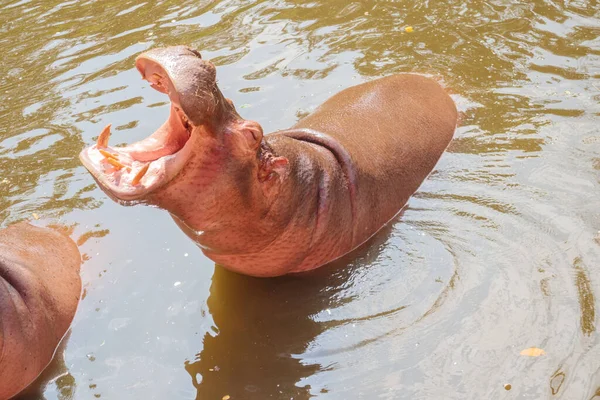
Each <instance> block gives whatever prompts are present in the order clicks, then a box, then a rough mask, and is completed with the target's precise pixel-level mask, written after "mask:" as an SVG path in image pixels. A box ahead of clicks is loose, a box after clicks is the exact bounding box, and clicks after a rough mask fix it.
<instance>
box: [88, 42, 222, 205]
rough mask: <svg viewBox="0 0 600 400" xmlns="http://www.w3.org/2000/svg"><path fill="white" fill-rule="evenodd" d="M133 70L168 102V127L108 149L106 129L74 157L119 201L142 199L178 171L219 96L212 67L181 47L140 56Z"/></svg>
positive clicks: (164, 126)
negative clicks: (217, 95)
mask: <svg viewBox="0 0 600 400" xmlns="http://www.w3.org/2000/svg"><path fill="white" fill-rule="evenodd" d="M135 65H136V67H137V69H138V71H139V72H140V73H141V74H142V78H143V79H145V80H147V81H149V82H150V85H151V86H152V87H153V88H154V89H156V90H158V91H159V92H162V93H165V94H167V95H168V96H169V99H170V101H171V110H170V114H169V117H168V119H167V121H166V122H165V123H164V124H163V125H162V126H161V127H160V128H158V129H157V130H156V131H155V132H154V133H153V134H152V135H150V136H149V137H147V138H146V139H144V140H141V141H139V142H136V143H133V144H131V145H128V146H125V147H111V146H109V144H108V141H109V137H110V125H108V126H107V127H105V128H104V130H103V131H102V132H101V133H100V136H99V137H98V140H97V143H96V144H95V145H93V146H91V147H88V148H86V149H84V150H83V151H82V152H81V153H80V155H79V158H80V160H81V162H82V163H83V165H84V166H85V167H86V168H87V169H88V170H89V171H90V173H91V174H92V175H93V176H94V178H96V180H97V181H98V182H99V183H100V185H101V187H102V188H103V189H104V190H105V191H108V192H109V194H111V195H113V196H115V197H117V198H118V199H119V200H123V201H132V200H136V199H140V198H142V197H144V196H145V195H147V194H148V193H150V192H153V191H155V190H156V189H158V188H159V187H161V186H163V185H165V184H166V183H168V182H169V181H171V180H172V179H173V178H174V177H175V176H176V175H177V174H178V173H179V172H180V171H181V169H182V168H183V167H184V165H185V164H186V162H187V161H188V159H189V158H190V156H191V154H192V143H191V142H192V141H191V140H190V137H191V135H192V131H193V130H194V127H196V126H201V125H203V124H204V122H205V120H206V119H207V118H211V117H212V116H211V114H214V111H215V107H214V100H215V98H216V96H215V90H216V91H217V92H218V89H217V88H216V76H215V71H214V66H213V65H212V64H211V63H209V62H206V61H204V60H202V59H201V57H200V54H199V53H198V52H196V51H194V50H191V49H189V48H187V47H184V46H178V47H175V48H169V49H166V50H165V49H157V50H152V51H149V52H147V53H143V54H141V55H140V56H138V58H137V59H136V64H135ZM218 93H219V94H220V92H218ZM211 103H213V104H211Z"/></svg>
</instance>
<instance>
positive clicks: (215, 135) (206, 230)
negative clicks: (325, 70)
mask: <svg viewBox="0 0 600 400" xmlns="http://www.w3.org/2000/svg"><path fill="white" fill-rule="evenodd" d="M135 66H136V67H137V69H138V71H139V72H140V74H141V76H142V78H143V79H145V80H147V81H148V82H149V83H150V85H151V86H152V88H154V89H156V90H158V91H159V92H161V93H164V94H166V95H168V97H169V99H170V103H171V105H170V113H169V116H168V118H167V121H166V122H165V123H164V124H163V125H162V126H161V127H160V128H158V129H157V130H156V131H155V132H154V133H152V134H151V135H150V136H149V137H147V138H146V139H144V140H141V141H139V142H136V143H133V144H131V145H128V146H125V147H118V148H117V147H111V146H109V144H108V141H109V136H110V126H107V127H106V128H105V129H104V130H103V131H102V132H101V134H100V135H99V137H98V141H97V143H96V144H94V145H92V146H91V147H88V148H86V149H84V150H83V151H82V152H81V154H80V159H81V161H82V162H83V164H84V166H85V167H86V168H87V169H88V170H89V171H90V173H91V174H92V175H93V176H94V178H95V179H96V181H97V182H98V183H99V185H100V187H101V188H102V189H103V190H104V191H105V192H106V193H107V194H108V195H109V196H110V197H111V198H113V199H115V200H117V201H119V202H120V203H123V204H136V203H144V204H149V205H152V206H157V207H159V208H162V209H165V210H167V211H168V212H169V213H170V214H171V216H172V217H173V219H174V220H175V222H176V223H177V224H178V225H179V226H180V227H181V228H182V229H183V231H184V232H185V233H186V234H187V235H188V236H189V237H191V238H192V239H193V240H194V241H195V242H196V243H197V244H198V245H199V247H200V248H201V249H202V251H203V252H204V254H205V255H206V256H207V257H209V258H210V259H212V260H213V261H215V262H216V263H218V264H220V265H222V266H224V267H226V268H228V269H230V270H233V271H236V272H238V273H242V274H247V275H252V276H257V277H272V276H279V275H285V274H289V273H299V272H304V271H308V270H311V269H314V268H317V267H319V266H322V265H324V264H327V263H329V262H331V261H333V260H335V259H337V258H339V257H341V256H342V255H345V254H347V253H349V252H350V251H352V250H353V249H355V248H357V247H358V246H359V245H360V244H362V243H364V242H365V241H367V240H368V239H369V238H370V237H371V236H373V235H374V234H375V233H376V232H377V231H378V230H379V229H381V228H382V227H383V226H384V225H386V223H388V222H389V221H390V220H391V219H392V218H393V217H394V216H395V215H396V214H398V213H399V211H400V210H401V209H402V207H403V206H404V205H405V204H406V203H407V201H408V199H409V197H410V196H411V195H412V194H413V193H414V192H415V191H416V190H417V189H418V187H419V186H420V185H421V183H422V182H423V180H424V179H425V178H426V177H427V176H428V174H429V173H430V172H431V171H432V169H433V168H434V166H435V165H436V163H437V161H438V160H439V158H440V157H441V155H442V153H443V152H444V151H445V149H446V147H447V146H448V144H449V142H450V141H451V139H452V137H453V134H454V131H455V128H456V125H457V110H456V107H455V104H454V102H453V101H452V99H451V97H450V96H449V94H448V93H447V92H446V90H445V89H444V88H443V87H442V86H441V85H440V84H439V83H438V81H437V80H435V79H431V78H427V77H424V76H421V75H416V74H397V75H392V76H387V77H383V78H379V79H374V80H372V81H370V82H366V83H363V84H360V85H357V86H353V87H349V88H347V89H345V90H342V91H341V92H339V93H337V94H336V95H334V96H333V97H331V98H330V99H329V100H327V101H326V102H325V103H324V104H322V105H321V106H320V107H318V108H317V109H316V110H315V111H314V112H313V113H312V114H310V115H308V116H306V117H304V118H302V119H301V120H300V121H299V122H297V123H296V124H295V125H294V126H292V127H291V128H289V129H285V130H280V131H277V132H273V133H270V134H268V135H265V134H264V133H263V129H262V127H261V125H260V124H259V123H258V122H255V121H251V120H246V119H244V118H242V117H241V116H240V115H239V114H238V112H237V111H236V108H235V106H234V104H233V102H232V101H231V100H230V99H227V98H225V97H224V96H223V94H222V93H221V91H220V90H219V88H218V86H217V80H216V68H215V66H214V65H213V64H212V63H211V62H210V61H208V60H204V59H203V58H202V57H201V55H200V53H199V52H198V51H196V50H193V49H191V48H189V47H185V46H176V47H166V48H157V49H152V50H150V51H147V52H145V53H143V54H141V55H139V56H138V57H137V58H136V61H135Z"/></svg>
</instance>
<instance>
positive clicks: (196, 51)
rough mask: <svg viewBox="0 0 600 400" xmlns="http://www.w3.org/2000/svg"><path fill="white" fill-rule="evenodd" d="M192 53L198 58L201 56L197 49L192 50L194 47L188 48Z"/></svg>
mask: <svg viewBox="0 0 600 400" xmlns="http://www.w3.org/2000/svg"><path fill="white" fill-rule="evenodd" d="M189 50H190V51H191V52H192V53H194V55H195V56H196V57H198V58H202V55H201V54H200V52H199V51H198V50H194V49H189Z"/></svg>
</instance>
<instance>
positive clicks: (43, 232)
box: [0, 223, 81, 400]
mask: <svg viewBox="0 0 600 400" xmlns="http://www.w3.org/2000/svg"><path fill="white" fill-rule="evenodd" d="M80 263H81V257H80V255H79V251H78V249H77V246H76V245H75V243H73V241H72V240H71V239H69V238H68V237H66V236H64V235H62V234H61V233H58V232H56V231H53V230H50V229H46V228H38V227H34V226H31V225H29V224H26V223H20V224H16V225H13V226H10V227H8V228H6V229H4V230H0V400H6V399H9V398H11V397H12V396H14V395H16V394H17V393H19V392H20V391H22V390H23V389H24V388H25V387H26V386H27V385H29V384H30V383H31V382H32V381H33V380H35V378H36V377H37V376H38V375H39V374H40V373H41V372H42V371H43V370H44V368H45V367H46V366H47V365H48V364H49V363H50V361H51V360H52V357H53V355H54V352H55V350H56V348H57V346H58V344H59V342H60V340H61V339H62V337H63V336H64V335H65V332H66V331H67V329H68V328H69V325H70V323H71V320H72V319H73V316H74V315H75V310H76V309H77V304H78V302H79V296H80V293H81V280H80V278H79V267H80Z"/></svg>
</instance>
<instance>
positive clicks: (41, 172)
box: [0, 0, 600, 400]
mask: <svg viewBox="0 0 600 400" xmlns="http://www.w3.org/2000/svg"><path fill="white" fill-rule="evenodd" d="M0 22H1V23H0V49H1V50H2V57H1V58H0V100H1V101H0V221H2V222H1V224H0V225H1V226H6V225H8V224H10V223H13V222H15V221H19V220H23V219H32V218H33V217H34V214H35V215H36V216H37V217H39V220H38V221H37V222H36V223H38V224H43V225H46V224H51V223H62V224H64V225H67V226H70V227H71V229H72V230H73V235H74V237H75V238H79V242H80V244H81V248H82V252H84V253H85V255H84V257H85V260H86V261H85V263H84V265H83V271H82V275H83V281H84V287H85V292H84V295H85V297H84V299H83V301H82V302H81V305H80V307H79V310H78V312H77V315H76V317H75V321H74V324H73V328H72V332H71V335H70V339H69V341H68V343H67V345H66V349H65V352H64V365H63V366H62V367H61V368H58V369H56V370H55V372H54V373H53V374H51V375H50V376H49V378H48V379H50V378H51V379H50V380H49V382H48V384H47V385H46V387H45V388H44V389H43V395H40V396H33V397H32V398H36V399H41V398H45V399H48V400H50V399H76V400H80V399H81V400H84V399H96V398H106V399H123V398H127V399H222V398H223V397H224V396H227V395H229V396H230V397H231V399H232V400H236V399H257V400H263V399H295V400H300V399H308V398H312V397H315V398H319V399H362V398H365V399H367V398H369V399H372V398H382V399H441V398H444V399H503V398H511V399H517V398H518V399H545V398H556V399H583V400H589V399H592V398H594V399H596V398H598V399H600V361H599V360H600V338H599V335H598V327H599V325H600V317H599V312H598V309H597V308H598V306H599V305H600V299H599V297H598V296H599V293H600V199H599V194H600V191H599V189H600V5H599V4H598V2H597V1H596V0H587V1H585V0H578V1H576V0H572V1H566V0H565V1H550V0H534V1H514V2H511V3H509V2H504V1H499V0H488V1H479V0H468V1H463V2H458V1H418V2H410V1H400V0H396V1H395V0H387V1H386V0H365V1H360V2H359V1H354V2H353V1H348V0H312V1H303V0H277V1H260V0H252V1H251V0H243V1H242V0H214V1H208V0H206V1H197V0H195V1H191V0H178V1H170V0H164V1H160V0H159V1H154V2H142V1H138V0H135V1H134V0H129V1H127V0H120V1H116V0H103V1H60V0H43V1H41V0H38V1H35V0H30V1H28V0H22V1H11V0H0ZM407 27H412V32H410V30H411V29H408V31H409V32H407V29H406V28H407ZM173 44H188V45H191V46H193V47H195V48H197V49H198V50H200V51H201V52H202V54H203V56H204V57H205V58H209V59H212V60H213V61H214V62H215V63H216V64H217V65H218V78H219V85H220V87H221V89H222V91H223V92H224V93H225V95H226V96H228V97H230V98H231V99H232V100H233V101H234V102H235V103H236V104H237V107H238V110H239V111H240V112H241V113H242V115H243V116H244V117H245V118H250V119H255V120H257V121H259V122H260V123H261V124H262V125H263V127H264V128H265V131H273V130H277V129H283V128H286V127H289V126H290V125H292V124H293V123H294V122H295V121H297V120H298V119H299V118H301V117H302V116H304V115H306V114H307V113H309V112H310V111H311V110H313V109H314V108H315V107H316V106H318V105H319V104H320V103H322V102H323V101H324V100H325V99H327V98H328V97H329V96H330V95H331V94H333V93H335V92H337V91H339V90H341V89H342V88H345V87H348V86H351V85H353V84H357V83H359V82H364V81H368V80H371V79H374V78H377V77H381V76H385V75H389V74H392V73H401V72H420V73H426V74H430V75H434V76H437V77H439V78H441V79H443V81H444V82H445V85H446V86H447V87H448V88H449V90H450V91H451V92H452V93H453V96H454V99H455V100H456V102H457V104H458V106H459V109H460V111H461V127H460V128H459V129H458V131H457V133H456V138H455V140H454V141H453V143H452V144H451V146H450V148H449V149H448V152H447V153H446V154H445V155H444V156H443V157H442V159H441V160H440V162H439V164H438V165H437V167H436V169H435V171H434V172H433V173H432V175H431V176H430V177H429V179H428V180H427V181H426V182H425V183H424V184H423V185H422V187H421V188H420V189H419V191H418V193H417V194H416V195H415V196H414V197H413V198H412V199H411V200H410V202H409V204H408V207H407V209H406V210H405V211H404V213H403V214H402V215H401V216H399V217H398V218H397V219H396V220H395V221H394V222H393V223H392V224H391V225H390V226H388V227H386V229H384V230H382V232H381V233H380V234H378V235H377V236H376V237H375V238H374V239H373V240H372V241H371V242H370V243H369V244H368V245H367V246H364V247H363V248H362V249H361V250H360V251H359V252H358V253H357V254H355V255H353V256H352V257H349V258H347V259H344V260H341V261H340V262H338V263H336V264H335V265H332V266H330V267H327V268H324V269H322V270H319V271H318V272H317V273H316V274H314V275H311V276H308V277H301V278H300V277H286V278H282V279H276V280H260V279H253V278H248V277H242V276H237V275H235V274H232V273H228V272H227V271H225V270H223V269H221V268H219V267H215V266H214V264H213V263H212V262H211V261H210V260H208V259H207V258H205V257H204V256H203V255H202V254H201V252H200V251H199V249H198V248H196V246H195V245H194V244H193V243H191V242H190V241H189V240H188V239H187V238H186V237H185V236H184V234H183V233H181V232H180V231H179V230H178V228H177V227H176V226H175V224H174V223H173V222H172V221H171V220H170V218H169V216H168V215H167V213H166V212H164V211H160V210H157V209H152V208H149V207H121V206H119V205H118V204H115V203H113V202H112V201H110V200H109V199H108V198H107V197H106V195H104V194H103V193H102V192H101V191H100V190H99V189H97V187H96V185H95V183H94V182H93V180H92V178H91V177H90V176H89V174H88V173H87V172H86V171H85V170H84V168H83V167H82V166H81V165H80V164H79V162H78V160H77V157H76V156H77V154H78V152H79V151H80V150H81V149H82V148H83V147H84V146H87V145H90V144H91V143H93V142H94V140H95V138H96V137H97V135H98V134H99V132H100V130H101V129H102V127H103V126H104V125H106V124H108V123H112V124H113V128H114V133H113V138H112V139H111V140H112V141H114V142H115V143H130V142H133V141H135V140H139V139H141V138H143V137H145V136H147V135H148V134H149V133H151V132H152V131H153V130H154V129H156V128H157V127H158V126H159V125H160V124H161V123H162V122H163V121H164V119H165V118H166V116H167V115H168V107H169V106H168V100H167V98H166V97H164V96H163V95H161V94H160V93H158V92H155V91H153V90H152V89H151V88H150V87H149V86H148V85H147V84H146V83H145V82H143V81H142V80H141V79H139V76H138V75H139V74H138V72H137V71H136V70H135V68H133V60H134V58H135V56H136V54H138V53H139V52H141V51H143V50H146V49H149V48H151V47H155V46H164V45H173ZM364 134H365V140H369V131H368V129H366V130H365V133H364ZM530 347H537V348H541V349H543V350H544V351H545V353H546V354H545V355H543V356H541V357H537V358H530V357H525V356H521V355H520V354H519V353H520V351H521V350H523V349H526V348H530ZM507 385H510V386H507ZM507 388H510V390H507Z"/></svg>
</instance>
